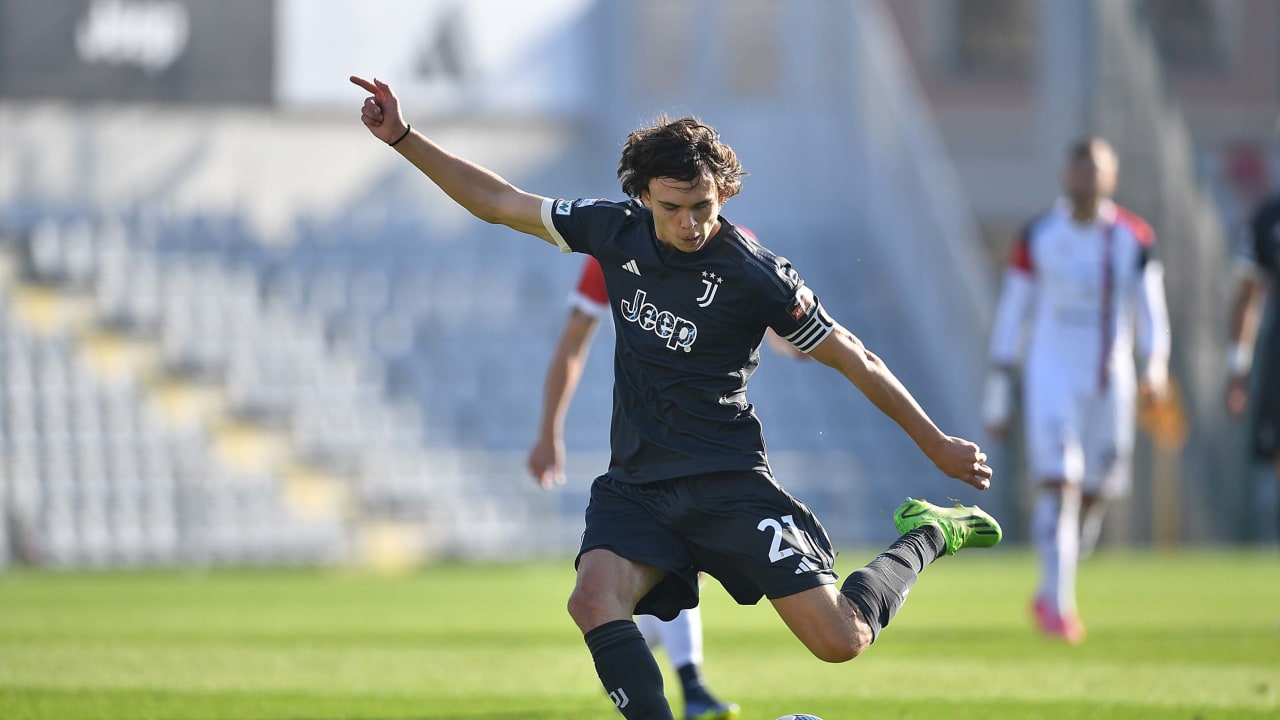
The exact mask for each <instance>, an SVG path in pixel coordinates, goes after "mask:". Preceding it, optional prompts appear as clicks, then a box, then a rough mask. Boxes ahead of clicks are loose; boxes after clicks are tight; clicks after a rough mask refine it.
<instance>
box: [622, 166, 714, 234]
mask: <svg viewBox="0 0 1280 720" xmlns="http://www.w3.org/2000/svg"><path fill="white" fill-rule="evenodd" d="M640 200H641V201H642V202H644V204H645V205H647V206H649V209H650V210H652V211H653V229H654V232H655V233H656V234H657V236H658V240H659V241H660V242H662V243H663V244H664V245H667V246H668V247H672V248H675V249H676V250H679V251H680V252H687V253H691V252H697V251H698V250H701V249H702V248H703V247H705V246H706V244H707V241H708V240H710V239H711V238H713V237H715V234H716V233H717V232H719V230H720V197H719V195H718V194H717V193H716V186H715V183H714V182H712V180H711V178H710V177H709V176H706V175H704V176H702V178H701V179H699V180H698V182H696V183H687V182H680V181H678V180H672V179H671V178H654V179H653V180H650V181H649V189H648V190H646V191H645V192H643V193H641V194H640Z"/></svg>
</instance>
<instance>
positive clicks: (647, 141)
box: [618, 115, 747, 201]
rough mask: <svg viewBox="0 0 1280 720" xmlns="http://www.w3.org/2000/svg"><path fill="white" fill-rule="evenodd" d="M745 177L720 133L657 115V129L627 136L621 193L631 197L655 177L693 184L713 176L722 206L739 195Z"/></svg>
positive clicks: (621, 164) (690, 121)
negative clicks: (724, 202) (704, 176)
mask: <svg viewBox="0 0 1280 720" xmlns="http://www.w3.org/2000/svg"><path fill="white" fill-rule="evenodd" d="M746 174H747V172H746V171H745V170H743V169H742V165H741V163H739V162H738V156H737V154H736V153H734V152H733V148H731V147H729V146H728V145H726V144H724V143H722V142H720V133H718V132H716V129H715V128H713V127H711V126H710V125H707V124H705V123H703V122H702V121H701V120H698V119H697V118H693V117H685V118H680V119H679V120H671V119H669V118H668V117H667V116H666V115H660V116H658V118H657V119H656V120H655V121H654V124H653V125H651V126H649V127H644V128H640V129H639V130H635V131H633V132H632V133H631V134H630V135H628V136H627V142H626V143H625V144H624V145H623V146H622V158H621V159H620V160H619V161H618V180H620V181H621V182H622V191H623V192H625V193H626V194H627V197H633V198H638V197H640V194H641V193H642V192H644V191H645V190H648V189H649V181H650V180H652V179H654V178H671V179H672V180H678V181H680V182H688V183H692V182H696V181H698V180H699V179H700V178H702V176H703V175H709V176H710V177H711V179H712V181H713V182H714V183H715V186H716V191H717V192H718V194H719V196H720V200H721V201H724V200H728V199H729V198H731V197H733V196H734V195H737V194H738V191H739V190H741V189H742V176H743V175H746Z"/></svg>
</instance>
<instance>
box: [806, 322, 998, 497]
mask: <svg viewBox="0 0 1280 720" xmlns="http://www.w3.org/2000/svg"><path fill="white" fill-rule="evenodd" d="M809 354H810V355H811V356H812V357H813V358H814V359H815V360H817V361H818V362H820V363H822V364H824V365H827V366H829V367H832V368H835V369H836V370H838V371H840V374H842V375H844V376H845V377H846V378H848V379H849V382H851V383H853V384H854V386H855V387H857V388H858V389H859V390H861V391H862V394H863V395H866V396H867V399H868V400H870V401H871V402H872V404H874V405H875V406H876V407H877V408H879V409H880V411H881V412H883V413H884V414H885V415H888V416H889V417H890V418H891V419H892V420H893V421H894V422H896V423H898V425H900V426H901V427H902V429H903V430H905V431H906V432H907V434H908V435H910V436H911V439H912V440H915V442H916V445H918V446H920V449H921V450H922V451H923V452H924V454H925V455H926V456H928V458H929V459H930V460H932V461H933V464H934V465H936V466H937V467H938V469H939V470H941V471H942V472H943V473H945V474H946V475H948V476H950V477H953V478H955V479H957V480H961V481H963V482H965V483H967V484H969V485H972V486H973V487H975V488H977V489H979V490H986V489H987V488H988V487H990V486H991V468H990V467H989V466H988V465H987V464H986V463H987V455H986V453H984V452H982V450H981V449H979V448H978V446H977V445H975V444H974V443H971V442H969V441H968V440H965V439H963V438H958V437H952V436H950V435H947V434H946V433H944V432H942V431H941V430H939V429H938V426H937V425H935V424H934V423H933V420H931V419H929V416H928V414H926V413H925V411H924V409H923V408H921V407H920V404H919V403H917V402H916V399H915V398H914V397H912V395H911V393H910V392H908V391H907V389H906V387H904V386H903V385H902V383H901V382H900V381H899V380H898V378H897V377H896V376H894V374H893V373H892V372H890V370H889V367H888V366H887V365H885V364H884V361H883V360H881V359H880V358H879V357H878V356H876V354H875V353H873V352H871V351H870V350H868V349H867V348H866V347H865V346H864V345H863V344H862V341H861V340H859V339H858V338H857V337H856V336H855V335H854V334H853V333H851V332H849V331H848V330H846V329H845V328H843V327H841V326H840V325H838V324H837V325H836V326H835V328H834V329H833V331H832V332H831V334H830V335H828V336H827V337H826V339H824V340H823V341H822V342H820V343H818V346H817V347H815V348H814V349H813V350H812V351H810V353H809Z"/></svg>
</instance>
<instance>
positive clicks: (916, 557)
mask: <svg viewBox="0 0 1280 720" xmlns="http://www.w3.org/2000/svg"><path fill="white" fill-rule="evenodd" d="M946 549H947V540H946V538H944V537H943V536H942V531H941V530H939V529H938V528H936V527H934V526H933V525H925V526H923V527H918V528H916V529H915V530H912V531H911V532H909V533H907V534H906V535H903V536H902V537H900V538H898V540H897V542H895V543H893V544H892V545H890V546H889V549H888V550H885V551H884V552H882V553H880V555H878V556H877V557H876V559H875V560H872V561H871V562H869V563H867V565H866V567H863V568H859V569H858V570H855V571H854V572H853V573H852V574H851V575H849V577H848V578H846V579H845V581H844V585H841V586H840V592H841V594H843V595H844V596H845V597H847V598H849V600H850V601H852V602H853V604H854V605H856V606H857V607H858V609H859V610H861V611H862V615H863V616H864V617H865V618H866V619H867V622H868V623H869V624H870V625H871V642H875V641H876V638H877V637H879V635H880V631H881V630H883V629H884V628H885V627H887V626H888V625H889V621H890V620H892V619H893V616H894V615H896V614H897V612H898V608H900V607H902V603H904V602H906V600H907V592H908V591H909V590H911V588H912V587H914V586H915V584H916V579H917V578H918V577H919V576H920V571H921V570H924V568H925V566H926V565H928V564H929V563H931V562H933V561H934V560H937V559H938V558H939V557H940V556H941V555H942V553H944V552H945V551H946Z"/></svg>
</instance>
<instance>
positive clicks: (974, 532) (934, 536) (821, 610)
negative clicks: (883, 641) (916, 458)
mask: <svg viewBox="0 0 1280 720" xmlns="http://www.w3.org/2000/svg"><path fill="white" fill-rule="evenodd" d="M894 525H895V526H897V528H898V532H900V533H902V536H901V537H899V538H898V539H897V541H895V542H894V543H893V544H892V545H890V546H889V547H888V548H887V549H886V550H885V551H884V552H883V553H880V555H878V556H877V557H876V558H875V559H874V560H872V561H871V562H870V563H867V565H866V566H864V567H861V568H859V569H857V570H855V571H854V572H852V573H850V575H849V577H848V578H846V579H845V581H844V584H843V585H842V586H841V587H840V590H839V592H836V591H835V590H834V589H833V588H834V586H832V585H824V586H822V587H817V588H812V589H810V590H806V591H804V592H800V593H797V594H795V595H791V596H787V597H781V598H776V599H774V600H773V605H774V607H775V608H776V609H777V610H778V614H779V615H781V616H782V618H783V620H784V621H786V623H787V626H788V627H790V628H791V631H792V632H793V633H795V635H796V637H798V638H799V639H800V641H801V642H803V643H804V644H805V646H806V647H808V648H809V649H810V651H811V652H813V653H814V654H815V655H817V656H818V657H819V658H821V659H823V660H826V661H828V662H845V661H847V660H851V659H853V658H855V657H857V656H858V655H860V654H861V653H862V652H864V651H865V650H866V649H867V648H868V647H869V646H870V645H871V643H873V642H875V639H876V637H877V636H879V634H880V631H881V630H883V629H884V628H885V627H887V626H888V625H889V622H890V621H891V620H892V619H893V617H894V615H896V614H897V612H898V610H899V609H900V608H901V607H902V604H903V603H904V602H906V599H907V593H908V592H910V590H911V588H913V587H914V586H915V584H916V581H917V580H918V579H919V575H920V573H921V572H922V571H923V570H924V568H925V567H927V566H928V565H929V564H930V563H932V562H933V561H934V560H937V559H938V558H939V557H942V556H943V555H954V554H956V553H957V552H959V551H960V550H962V549H965V548H986V547H991V546H993V545H995V544H996V543H998V542H1000V538H1001V537H1002V532H1001V529H1000V524H999V523H998V522H996V520H995V518H993V517H991V515H989V514H987V513H986V512H985V511H983V510H982V509H981V508H979V507H976V506H973V507H964V506H959V505H957V506H956V507H954V508H945V507H939V506H937V505H933V504H931V503H928V502H925V501H923V500H914V499H908V500H907V501H906V502H905V503H903V504H902V506H901V507H899V508H898V510H897V512H895V513H894Z"/></svg>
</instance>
